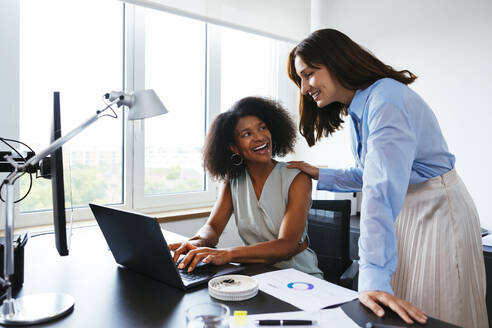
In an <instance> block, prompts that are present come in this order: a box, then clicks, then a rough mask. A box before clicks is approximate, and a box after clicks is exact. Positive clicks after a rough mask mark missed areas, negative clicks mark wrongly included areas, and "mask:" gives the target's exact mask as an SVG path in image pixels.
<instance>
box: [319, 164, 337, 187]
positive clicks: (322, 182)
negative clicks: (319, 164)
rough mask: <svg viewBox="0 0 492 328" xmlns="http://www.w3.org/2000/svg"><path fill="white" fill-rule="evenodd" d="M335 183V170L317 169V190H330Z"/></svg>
mask: <svg viewBox="0 0 492 328" xmlns="http://www.w3.org/2000/svg"><path fill="white" fill-rule="evenodd" d="M334 183H335V169H319V175H318V184H317V185H316V189H318V190H331V189H332V188H333V185H334Z"/></svg>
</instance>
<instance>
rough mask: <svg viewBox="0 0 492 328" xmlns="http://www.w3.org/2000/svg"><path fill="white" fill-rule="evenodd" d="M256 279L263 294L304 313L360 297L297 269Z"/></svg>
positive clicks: (268, 274) (262, 274) (278, 271)
mask: <svg viewBox="0 0 492 328" xmlns="http://www.w3.org/2000/svg"><path fill="white" fill-rule="evenodd" d="M253 278H255V279H256V281H258V286H259V288H260V290H262V291H264V292H265V293H268V294H270V295H272V296H274V297H276V298H278V299H281V300H282V301H284V302H287V303H290V304H292V305H294V306H295V307H298V308H299V309H301V310H304V311H314V310H320V309H322V308H325V307H327V306H331V305H336V304H340V303H345V302H348V301H351V300H353V299H356V298H357V297H358V294H357V292H355V291H353V290H351V289H347V288H344V287H341V286H338V285H335V284H332V283H330V282H328V281H326V280H322V279H318V278H315V277H313V276H311V275H309V274H307V273H304V272H301V271H298V270H296V269H285V270H277V271H271V272H266V273H261V274H258V275H256V276H253Z"/></svg>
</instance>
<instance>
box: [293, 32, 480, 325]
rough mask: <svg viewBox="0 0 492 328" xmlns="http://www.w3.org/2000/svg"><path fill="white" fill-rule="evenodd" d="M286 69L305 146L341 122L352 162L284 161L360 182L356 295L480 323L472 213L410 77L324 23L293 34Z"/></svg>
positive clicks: (354, 185) (418, 315) (371, 303)
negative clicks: (347, 131) (298, 38)
mask: <svg viewBox="0 0 492 328" xmlns="http://www.w3.org/2000/svg"><path fill="white" fill-rule="evenodd" d="M288 73H289V76H290V78H291V79H292V80H293V81H294V82H295V83H296V85H297V86H298V87H299V89H300V92H301V99H300V104H299V111H300V131H301V134H302V135H303V136H304V138H305V139H306V140H307V142H308V144H309V146H312V145H314V144H315V143H316V142H317V141H318V140H319V139H321V137H328V136H330V135H331V134H332V133H334V132H335V131H336V130H338V129H339V128H340V127H341V124H342V123H343V122H344V119H345V118H347V119H348V120H349V122H350V126H351V132H352V140H353V142H352V151H353V154H354V157H355V160H356V166H355V167H352V168H347V169H319V168H317V167H314V166H312V165H310V164H308V163H305V162H291V164H290V166H289V167H291V168H298V169H301V170H302V171H304V172H305V173H307V174H309V175H310V176H311V177H312V178H313V179H318V180H319V181H318V185H317V188H318V189H322V190H329V191H336V192H354V191H362V206H361V213H360V216H361V223H360V239H359V257H360V262H359V263H360V269H359V270H360V272H359V300H360V301H361V302H362V303H363V304H364V305H365V306H367V307H369V308H370V309H371V310H372V311H373V312H374V313H376V314H377V315H378V316H383V315H384V310H383V308H382V307H381V306H380V305H381V304H384V305H386V306H388V307H389V308H391V309H392V310H393V311H395V312H397V313H398V314H399V315H400V317H401V318H402V319H404V320H405V321H406V322H407V323H412V322H413V320H416V321H418V322H420V323H425V322H426V321H427V316H426V314H428V315H430V316H433V317H436V318H439V319H441V320H444V321H448V322H451V323H454V324H457V325H460V326H463V327H488V321H487V310H486V306H485V267H484V261H483V253H482V243H481V238H480V222H479V218H478V214H477V211H476V209H475V205H474V203H473V200H472V199H471V197H470V195H469V193H468V191H467V190H466V187H465V185H464V184H463V182H462V181H461V179H460V177H459V176H458V174H457V172H456V170H455V169H454V166H455V157H454V156H453V154H451V153H450V152H449V151H448V147H447V144H446V141H445V140H444V137H443V135H442V133H441V129H440V127H439V124H438V122H437V119H436V117H435V115H434V113H433V112H432V110H431V109H430V108H429V106H428V105H427V104H426V103H425V102H424V101H423V100H422V98H421V97H420V96H419V95H418V94H416V93H415V92H414V91H413V90H411V89H410V88H409V87H407V85H408V84H410V83H412V82H413V81H414V80H415V79H416V78H417V77H416V76H415V75H413V74H412V73H411V72H410V71H408V70H403V71H397V70H395V69H393V68H392V67H391V66H388V65H386V64H384V63H382V62H381V61H380V60H378V59H377V58H376V57H375V56H374V55H372V54H371V53H370V52H369V51H367V50H365V49H364V48H362V47H361V46H359V45H358V44H356V43H355V42H353V41H352V40H351V39H350V38H349V37H347V36H346V35H345V34H343V33H341V32H339V31H337V30H333V29H323V30H318V31H315V32H314V33H312V34H311V35H310V36H309V37H308V38H306V39H305V40H303V41H302V42H301V43H299V44H298V45H297V46H296V47H295V48H294V49H293V50H292V51H291V53H290V55H289V62H288ZM347 115H348V116H347ZM327 156H328V155H327ZM421 309H422V310H423V311H422V310H421ZM424 311H425V312H424Z"/></svg>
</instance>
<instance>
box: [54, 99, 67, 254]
mask: <svg viewBox="0 0 492 328" xmlns="http://www.w3.org/2000/svg"><path fill="white" fill-rule="evenodd" d="M61 135H62V134H61V112H60V92H58V91H55V92H54V93H53V122H52V125H51V142H53V141H55V140H56V139H58V138H61ZM50 157H51V158H50V171H51V174H50V178H51V194H52V197H53V225H54V228H55V243H56V249H57V250H58V253H59V254H60V255H61V256H65V255H68V247H67V227H66V218H65V188H64V184H63V153H62V148H61V147H60V148H58V149H57V150H55V151H54V152H53V153H51V156H50Z"/></svg>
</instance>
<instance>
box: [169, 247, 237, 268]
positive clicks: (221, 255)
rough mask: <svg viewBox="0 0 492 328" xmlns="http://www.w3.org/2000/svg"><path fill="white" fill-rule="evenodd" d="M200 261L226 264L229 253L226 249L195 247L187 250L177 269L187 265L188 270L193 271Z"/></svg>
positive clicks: (228, 259)
mask: <svg viewBox="0 0 492 328" xmlns="http://www.w3.org/2000/svg"><path fill="white" fill-rule="evenodd" d="M193 247H194V246H193ZM200 261H202V262H204V263H212V264H215V265H222V264H226V263H229V262H231V253H230V252H229V251H228V250H226V249H216V248H209V247H195V249H192V250H189V251H188V254H187V255H186V256H185V258H184V259H183V260H182V261H181V263H180V264H179V266H178V269H184V268H186V267H187V266H188V272H190V271H193V270H194V269H195V267H196V266H197V265H198V263H200Z"/></svg>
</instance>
